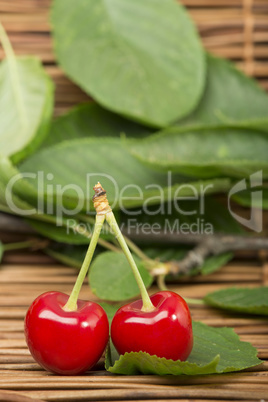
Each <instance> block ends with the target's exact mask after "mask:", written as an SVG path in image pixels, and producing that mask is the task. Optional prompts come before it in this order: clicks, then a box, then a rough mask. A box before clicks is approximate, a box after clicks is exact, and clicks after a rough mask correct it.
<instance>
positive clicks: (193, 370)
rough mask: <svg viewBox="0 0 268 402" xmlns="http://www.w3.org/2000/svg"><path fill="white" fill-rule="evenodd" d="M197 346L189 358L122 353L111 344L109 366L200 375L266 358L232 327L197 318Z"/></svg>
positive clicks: (121, 369)
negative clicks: (216, 325) (262, 357)
mask: <svg viewBox="0 0 268 402" xmlns="http://www.w3.org/2000/svg"><path fill="white" fill-rule="evenodd" d="M193 332H194V347H193V350H192V352H191V354H190V356H189V358H188V360H187V361H184V362H182V361H180V360H178V361H174V360H167V359H165V358H159V357H157V356H151V355H149V354H148V353H144V352H131V353H125V354H124V355H121V356H119V355H118V353H117V352H116V350H115V349H114V346H113V345H111V347H110V350H109V351H108V352H107V355H106V369H107V370H108V371H110V372H111V373H115V374H125V375H137V374H156V375H168V374H172V375H181V374H186V375H198V374H217V373H226V372H231V371H239V370H243V369H246V368H248V367H253V366H256V365H258V364H260V363H262V361H261V360H260V359H258V357H257V350H256V349H255V348H254V347H253V346H252V345H251V344H250V343H248V342H242V341H240V339H239V337H238V335H237V334H236V333H235V332H234V330H233V329H232V328H213V327H209V326H208V325H205V324H203V323H201V322H193Z"/></svg>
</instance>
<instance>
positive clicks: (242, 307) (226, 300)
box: [204, 286, 268, 315]
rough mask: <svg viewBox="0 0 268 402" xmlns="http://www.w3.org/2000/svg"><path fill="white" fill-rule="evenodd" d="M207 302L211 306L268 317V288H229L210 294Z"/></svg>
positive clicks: (206, 299)
mask: <svg viewBox="0 0 268 402" xmlns="http://www.w3.org/2000/svg"><path fill="white" fill-rule="evenodd" d="M204 300H205V302H206V303H208V304H210V305H211V306H214V307H217V308H220V309H224V310H231V311H238V312H240V313H247V314H261V315H268V287H267V286H266V287H265V286H263V287H258V288H253V289H251V288H228V289H222V290H219V291H217V292H213V293H209V294H208V295H207V296H206V297H205V298H204Z"/></svg>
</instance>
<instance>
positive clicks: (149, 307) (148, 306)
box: [105, 211, 155, 311]
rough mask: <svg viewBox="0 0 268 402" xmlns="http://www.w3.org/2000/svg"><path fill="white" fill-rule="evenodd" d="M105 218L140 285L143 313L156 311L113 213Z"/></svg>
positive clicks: (109, 213)
mask: <svg viewBox="0 0 268 402" xmlns="http://www.w3.org/2000/svg"><path fill="white" fill-rule="evenodd" d="M105 216H106V220H107V222H108V223H109V225H110V227H111V230H112V232H113V234H114V235H115V237H116V239H117V240H118V242H119V244H120V246H121V247H122V250H123V252H124V254H125V256H126V258H127V260H128V262H129V264H130V267H131V269H132V271H133V274H134V276H135V279H136V281H137V284H138V287H139V289H140V293H141V298H142V302H143V306H142V311H153V310H154V309H155V307H154V305H153V304H152V302H151V300H150V297H149V295H148V292H147V290H146V287H145V285H144V283H143V280H142V277H141V275H140V272H139V270H138V268H137V266H136V263H135V261H134V259H133V257H132V254H131V252H130V251H129V248H128V246H127V244H126V241H125V239H124V236H123V235H122V233H121V230H120V228H119V226H118V224H117V222H116V219H115V216H114V214H113V212H112V211H110V212H108V213H107V214H106V215H105Z"/></svg>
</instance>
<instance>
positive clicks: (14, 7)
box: [0, 0, 268, 115]
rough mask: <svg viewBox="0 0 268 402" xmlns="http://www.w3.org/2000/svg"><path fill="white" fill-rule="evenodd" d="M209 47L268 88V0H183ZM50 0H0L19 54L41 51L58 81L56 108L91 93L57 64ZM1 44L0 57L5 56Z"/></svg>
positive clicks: (64, 107)
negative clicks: (53, 48) (77, 83)
mask: <svg viewBox="0 0 268 402" xmlns="http://www.w3.org/2000/svg"><path fill="white" fill-rule="evenodd" d="M181 2H182V3H183V4H184V5H185V6H186V7H187V8H188V10H189V12H190V14H191V16H192V18H193V20H194V21H195V23H196V24H197V27H198V30H199V32H200V34H201V37H202V40H203V43H204V46H205V48H206V49H208V50H209V51H211V52H212V53H214V54H215V55H219V56H222V57H226V58H229V59H232V60H233V61H234V62H235V63H236V64H237V66H238V67H239V68H241V69H242V70H243V71H245V72H246V73H247V74H248V75H251V76H254V77H256V78H257V79H258V80H259V82H260V84H261V85H262V86H263V87H264V88H265V89H267V90H268V46H267V44H268V0H182V1H181ZM50 3H51V0H0V20H1V22H2V24H3V25H4V27H5V29H6V30H7V33H8V35H9V37H10V40H11V42H12V45H13V47H14V49H15V52H16V54H17V55H24V54H32V55H37V56H38V57H40V59H41V60H42V61H43V63H44V64H45V66H46V70H47V72H48V73H49V74H50V75H51V77H52V78H53V80H54V81H55V84H56V109H55V114H56V115H58V114H61V113H63V112H64V111H66V110H68V109H69V108H70V107H71V106H73V105H76V104H77V103H80V102H84V101H88V100H89V97H88V96H87V95H86V94H85V93H83V92H82V91H81V90H80V89H79V88H78V87H77V86H75V85H74V84H73V83H71V82H70V81H69V80H68V79H67V78H66V77H65V76H64V74H63V72H62V71H61V70H60V69H59V68H58V67H57V66H56V64H55V58H54V54H53V50H52V42H51V36H50V24H49V6H50ZM3 56H4V55H3V51H2V49H1V48H0V60H1V59H2V58H3Z"/></svg>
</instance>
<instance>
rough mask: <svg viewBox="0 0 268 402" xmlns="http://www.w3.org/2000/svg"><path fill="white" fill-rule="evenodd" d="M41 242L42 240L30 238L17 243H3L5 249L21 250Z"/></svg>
mask: <svg viewBox="0 0 268 402" xmlns="http://www.w3.org/2000/svg"><path fill="white" fill-rule="evenodd" d="M38 244H40V240H28V241H21V242H17V243H8V244H4V245H3V249H4V251H11V250H20V249H24V248H30V247H33V246H36V245H38Z"/></svg>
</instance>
